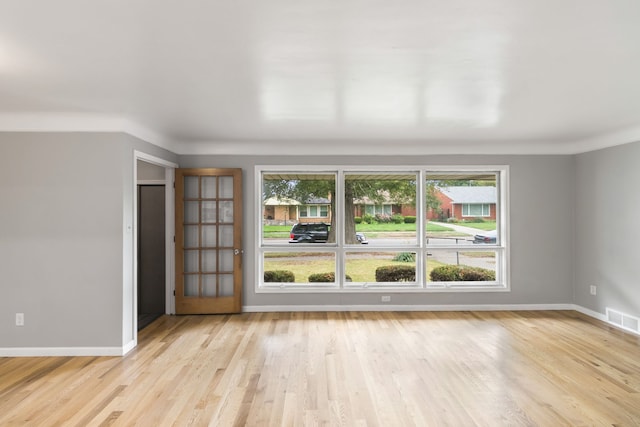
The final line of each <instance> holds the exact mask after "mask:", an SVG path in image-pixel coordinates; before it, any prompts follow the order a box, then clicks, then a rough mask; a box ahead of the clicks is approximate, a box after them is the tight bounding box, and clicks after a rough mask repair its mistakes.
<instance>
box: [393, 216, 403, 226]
mask: <svg viewBox="0 0 640 427" xmlns="http://www.w3.org/2000/svg"><path fill="white" fill-rule="evenodd" d="M391 222H393V223H394V224H402V223H404V217H403V216H402V215H400V214H394V215H392V216H391Z"/></svg>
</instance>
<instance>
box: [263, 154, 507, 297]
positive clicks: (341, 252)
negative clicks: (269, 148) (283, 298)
mask: <svg viewBox="0 0 640 427" xmlns="http://www.w3.org/2000/svg"><path fill="white" fill-rule="evenodd" d="M283 171H286V172H288V173H291V174H294V173H300V174H308V173H313V172H316V173H322V174H327V175H330V174H335V175H336V189H335V192H336V197H335V199H336V207H335V215H336V218H335V224H336V228H337V229H338V230H342V224H343V221H344V212H343V199H344V185H343V181H344V175H345V173H347V174H349V173H353V172H367V173H399V174H402V173H405V174H406V173H416V174H417V176H418V180H417V186H416V188H417V195H416V216H417V217H418V218H426V216H425V206H424V202H425V201H424V185H425V179H426V176H427V175H428V174H430V173H433V172H438V173H451V174H455V173H460V172H495V173H496V175H497V187H498V194H497V201H496V204H495V206H496V210H497V212H496V217H497V218H498V222H497V226H498V235H499V236H500V239H499V242H498V243H496V244H495V245H483V250H485V251H486V250H491V251H495V252H496V257H497V260H498V261H497V262H498V266H497V267H496V279H497V280H496V282H492V283H487V282H451V283H448V282H438V283H437V284H433V283H432V282H427V281H426V274H425V267H426V266H425V258H426V256H423V254H426V252H427V250H428V251H440V250H451V249H461V248H460V246H454V245H440V246H437V247H434V246H427V245H426V244H425V242H426V239H418V244H417V245H415V246H401V247H400V246H399V247H389V246H384V250H385V251H389V252H393V251H398V252H406V251H409V250H415V251H417V252H418V253H419V254H420V255H419V256H417V257H416V277H417V278H419V279H418V280H416V283H415V284H408V285H398V284H395V283H394V284H393V285H385V284H384V283H359V282H358V283H344V282H336V283H333V284H317V285H316V284H314V285H310V284H308V283H298V284H274V285H267V286H264V285H263V283H262V277H261V275H262V272H263V268H262V267H263V260H264V257H263V254H264V253H265V252H269V251H277V252H298V251H299V249H300V248H309V246H305V245H304V244H300V246H298V245H296V247H294V248H291V247H288V246H282V245H280V246H278V245H265V244H264V242H263V238H262V236H263V231H262V225H263V221H262V204H261V203H259V202H258V203H256V204H255V205H256V209H255V211H256V212H255V220H254V221H255V222H254V224H256V225H257V233H258V236H259V238H258V240H257V241H258V244H257V248H256V252H255V254H256V258H255V262H254V266H255V274H256V280H255V292H256V293H314V292H321V293H325V292H330V293H370V292H372V293H376V292H378V293H379V292H398V293H406V292H408V293H425V292H426V293H430V292H436V293H438V292H463V293H464V292H510V291H511V274H510V260H509V248H510V244H509V218H510V217H509V198H508V195H509V166H508V165H446V166H443V165H434V166H431V165H422V166H420V167H416V166H377V165H376V166H338V167H336V166H323V165H313V166H304V167H301V166H299V165H298V166H291V165H256V166H255V170H254V172H255V173H254V178H255V185H254V189H255V191H256V194H262V175H263V173H269V172H283ZM426 222H427V221H426V220H422V221H421V220H419V221H417V224H418V227H417V230H416V231H417V233H418V236H424V235H425V230H426ZM343 239H344V236H343V234H342V233H339V234H338V240H339V241H338V242H337V243H335V244H324V245H322V248H320V247H314V248H313V251H314V252H315V251H319V250H321V251H324V250H326V251H329V252H333V253H335V254H336V277H343V276H344V262H343V260H344V257H345V252H347V251H353V250H358V249H362V248H357V247H353V246H347V245H345V244H344V241H343ZM464 249H465V251H466V250H474V248H472V247H468V246H467V247H464ZM475 249H476V250H480V249H479V248H475ZM362 250H364V249H362Z"/></svg>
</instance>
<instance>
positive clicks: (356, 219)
mask: <svg viewBox="0 0 640 427" xmlns="http://www.w3.org/2000/svg"><path fill="white" fill-rule="evenodd" d="M353 222H355V223H356V224H362V217H360V216H356V217H354V218H353Z"/></svg>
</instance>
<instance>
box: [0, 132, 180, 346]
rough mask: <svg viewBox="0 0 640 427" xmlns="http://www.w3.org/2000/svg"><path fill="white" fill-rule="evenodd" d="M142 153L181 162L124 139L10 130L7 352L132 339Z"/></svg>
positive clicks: (5, 237)
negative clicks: (137, 157) (19, 320)
mask: <svg viewBox="0 0 640 427" xmlns="http://www.w3.org/2000/svg"><path fill="white" fill-rule="evenodd" d="M134 149H138V150H142V151H145V152H148V153H149V154H153V155H156V156H163V157H164V158H167V159H168V160H171V161H175V160H176V156H175V155H172V154H170V153H168V152H166V151H165V150H162V149H159V148H157V147H155V146H152V145H150V144H147V143H143V142H141V141H139V140H137V139H135V138H132V137H129V136H127V135H123V134H106V133H105V134H101V133H0V200H1V201H2V202H1V203H2V208H1V209H0V271H1V272H2V274H1V275H0V293H1V294H2V297H1V298H0V347H3V348H10V347H25V348H28V347H121V346H122V345H123V344H124V343H127V342H129V341H130V340H131V339H132V337H133V333H132V332H130V331H131V330H132V324H133V321H132V319H130V316H128V315H125V313H124V307H127V306H128V304H131V302H130V301H128V300H129V299H131V298H132V295H133V293H132V289H133V286H132V280H133V275H132V271H133V269H132V255H131V254H130V253H129V252H132V248H133V240H132V237H131V233H130V232H128V231H127V230H126V225H127V224H131V223H132V220H133V205H132V200H133V150H134ZM127 287H129V288H130V289H128V288H127ZM18 312H21V313H24V314H25V326H24V327H16V326H15V313H18Z"/></svg>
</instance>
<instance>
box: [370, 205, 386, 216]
mask: <svg viewBox="0 0 640 427" xmlns="http://www.w3.org/2000/svg"><path fill="white" fill-rule="evenodd" d="M364 212H365V213H366V214H367V215H371V216H376V215H389V216H390V215H391V214H392V213H393V209H392V206H391V205H364Z"/></svg>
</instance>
